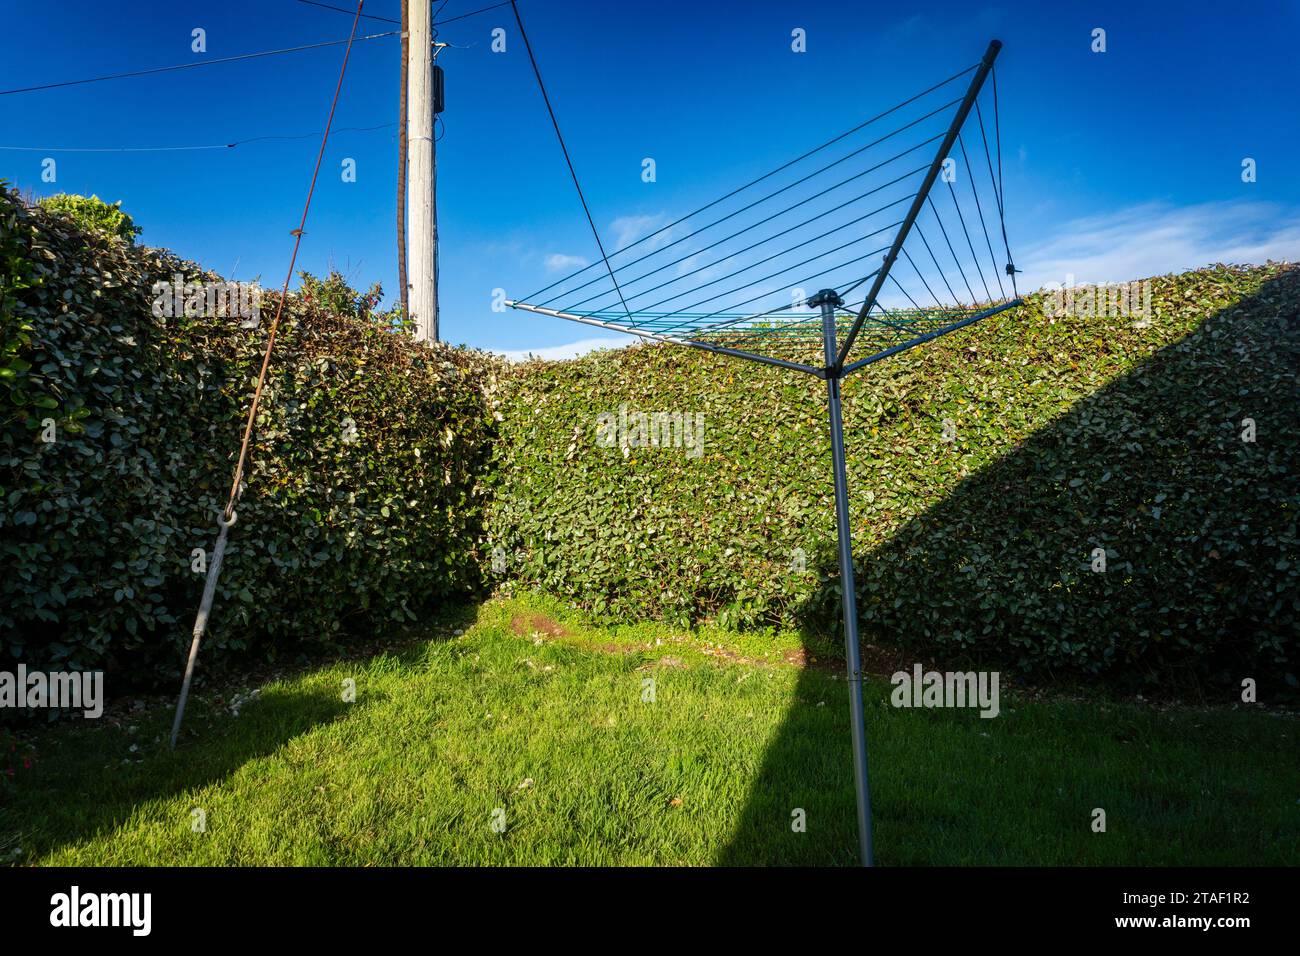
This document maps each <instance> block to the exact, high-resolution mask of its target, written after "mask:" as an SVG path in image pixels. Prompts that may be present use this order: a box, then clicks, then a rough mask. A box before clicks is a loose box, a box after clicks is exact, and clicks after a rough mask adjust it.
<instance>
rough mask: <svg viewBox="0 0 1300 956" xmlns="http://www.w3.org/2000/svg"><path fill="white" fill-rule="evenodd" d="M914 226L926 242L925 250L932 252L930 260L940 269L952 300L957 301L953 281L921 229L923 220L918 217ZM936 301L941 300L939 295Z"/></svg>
mask: <svg viewBox="0 0 1300 956" xmlns="http://www.w3.org/2000/svg"><path fill="white" fill-rule="evenodd" d="M912 228H913V229H915V230H916V234H917V235H918V236H920V237H921V241H922V242H923V243H925V251H926V252H928V253H930V261H931V262H933V263H934V267H935V269H936V270H938V272H939V278H940V279H942V280H943V284H944V285H945V286H947V287H948V294H949V295H950V296H952V301H953V302H956V301H957V293H956V292H953V291H952V283H950V282H949V281H948V276H947V274H945V273H944V271H943V266H941V265H939V260H938V259H937V258H936V257H935V255H934V250H933V249H931V248H930V241H929V240H928V239H926V238H925V233H924V232H922V231H921V221H920V220H919V219H918V220H917V221H916V222H914V223H912ZM935 301H936V302H938V301H939V299H938V296H936V297H935Z"/></svg>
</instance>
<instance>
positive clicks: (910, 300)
mask: <svg viewBox="0 0 1300 956" xmlns="http://www.w3.org/2000/svg"><path fill="white" fill-rule="evenodd" d="M885 278H887V279H888V280H889V281H890V282H892V283H894V285H896V286H898V291H899V292H901V293H903V295H905V296H907V301H908V302H910V303H912V308H914V309H916V311H917V312H924V311H925V310H924V309H922V308H921V307H920V306H919V305H917V304H916V300H915V299H913V298H912V296H911V295H910V294H909V293H908V291H907V290H906V289H904V288H903V286H902V284H901V283H900V282H899V281H898V280H897V279H895V278H894V273H893V272H890V273H889V274H888V275H887V276H886V277H885Z"/></svg>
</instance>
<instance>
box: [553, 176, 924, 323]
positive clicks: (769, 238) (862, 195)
mask: <svg viewBox="0 0 1300 956" xmlns="http://www.w3.org/2000/svg"><path fill="white" fill-rule="evenodd" d="M927 165H928V164H927ZM925 168H926V167H925V166H918V167H917V168H916V169H913V170H912V171H911V172H907V173H904V174H903V175H902V176H899V177H898V179H894V180H891V181H890V182H887V183H885V184H884V185H883V186H877V187H876V188H875V189H868V190H867V191H866V192H864V193H859V194H858V195H856V196H854V197H853V198H852V199H848V200H846V201H844V202H842V203H840V204H839V205H838V206H833V207H831V208H830V209H827V210H826V211H825V212H822V213H818V214H817V215H815V216H812V217H810V218H808V219H805V220H803V221H802V222H800V223H796V224H795V225H793V226H790V227H789V228H788V229H782V230H781V231H780V232H777V233H773V234H772V235H770V236H767V237H766V238H764V239H760V240H759V241H758V242H754V243H751V244H750V245H748V246H746V247H745V248H743V249H740V250H737V251H736V252H731V253H728V254H727V255H725V256H723V257H722V258H721V259H715V260H714V261H713V262H711V263H709V264H708V265H704V266H701V267H700V268H699V269H694V270H692V271H691V272H687V273H683V274H682V275H679V276H674V277H673V278H671V279H669V280H668V281H667V282H661V283H659V285H656V286H651V287H650V288H649V289H646V290H645V291H644V292H638V293H637V294H636V295H634V296H633V298H634V299H635V298H640V297H641V296H643V295H649V294H650V293H651V292H654V291H655V290H657V289H662V288H663V287H664V286H668V285H672V284H673V283H674V282H679V281H681V280H682V279H685V278H686V277H687V276H692V275H695V273H697V272H702V271H703V270H705V269H710V268H712V267H713V266H716V265H718V263H721V262H726V261H727V260H728V259H731V258H734V257H735V256H738V255H741V254H743V253H746V252H749V251H750V250H751V249H756V248H758V247H759V246H761V245H763V243H765V242H771V241H772V240H773V239H775V238H777V237H778V236H783V235H785V234H786V233H788V232H793V231H795V230H796V229H800V228H802V227H804V226H806V225H808V224H810V223H813V222H816V221H817V220H818V219H821V218H823V217H825V216H829V215H830V214H831V213H833V212H839V210H841V209H843V208H845V207H846V206H851V205H853V204H854V203H855V202H858V201H860V200H862V199H865V198H866V197H867V196H870V195H871V194H872V193H877V192H880V190H882V189H885V188H886V187H888V186H892V185H893V184H894V183H897V182H900V181H902V180H904V179H906V178H907V177H908V176H913V175H915V174H916V173H918V172H920V171H921V170H923V169H925ZM868 172H870V170H868ZM859 175H861V174H859ZM845 182H848V180H845ZM842 185H844V183H839V184H838V185H837V186H835V187H832V188H838V187H839V186H842ZM824 192H825V191H823V193H818V194H817V195H818V196H820V195H823V194H824ZM816 198H817V196H810V197H808V198H807V199H804V200H801V201H800V202H797V203H795V204H794V205H793V206H787V207H786V208H785V209H783V210H781V211H780V212H777V213H773V214H772V215H771V216H768V217H767V218H766V219H762V220H760V221H759V222H756V223H754V224H753V225H752V226H746V227H745V228H744V229H741V230H738V231H737V232H733V233H732V234H731V235H729V236H726V237H724V238H722V239H719V240H717V242H713V243H710V244H709V245H707V246H705V247H704V248H702V249H696V250H695V251H694V252H690V253H687V254H686V255H684V256H681V257H680V258H677V259H674V260H673V261H672V262H669V263H666V264H664V265H662V266H660V267H659V268H657V269H653V270H651V271H650V272H646V273H642V274H641V275H639V276H637V277H636V278H635V279H632V280H631V281H629V282H625V283H623V288H625V289H626V288H629V287H630V286H632V285H633V284H635V283H637V282H640V281H641V280H642V279H644V278H646V276H651V275H654V274H655V273H657V272H662V271H663V270H665V269H668V268H670V267H672V266H675V265H677V264H679V263H682V262H685V261H687V260H688V259H693V258H695V257H696V256H698V255H701V254H702V253H705V252H708V251H709V250H710V249H713V248H716V247H717V246H719V245H721V244H722V243H724V242H727V241H729V240H731V239H734V238H736V237H737V236H739V235H743V234H744V233H746V232H748V231H749V230H751V229H753V228H755V227H757V226H761V225H763V224H764V223H765V222H769V221H770V220H772V219H775V218H776V217H777V216H780V215H782V214H784V213H787V212H789V211H790V210H791V209H794V208H796V207H798V206H801V205H803V204H804V203H807V202H811V201H812V200H813V199H816ZM897 202H902V200H901V199H900V200H896V201H895V202H893V203H889V204H887V205H885V206H881V207H880V209H876V210H873V211H872V212H870V213H867V216H870V215H873V214H874V213H876V212H880V210H881V209H888V208H889V206H893V205H895V204H896V203H897ZM865 218H866V216H861V217H859V218H858V219H854V220H853V221H852V222H848V223H845V225H844V226H837V227H836V228H837V229H843V228H845V226H850V225H852V224H853V223H854V222H861V221H862V219H865ZM834 231H835V229H832V230H831V232H834ZM824 235H829V233H825V234H824ZM787 251H788V250H787ZM615 271H618V270H615ZM573 291H574V292H576V291H577V290H576V289H575V290H573ZM604 294H605V293H604V292H603V291H602V292H599V293H597V294H596V295H592V296H588V297H587V298H585V299H583V300H582V301H581V302H574V303H573V304H572V305H571V306H570V308H572V309H577V308H581V307H582V306H584V305H586V304H587V303H588V302H590V301H591V300H592V299H596V298H599V297H600V296H603V295H604Z"/></svg>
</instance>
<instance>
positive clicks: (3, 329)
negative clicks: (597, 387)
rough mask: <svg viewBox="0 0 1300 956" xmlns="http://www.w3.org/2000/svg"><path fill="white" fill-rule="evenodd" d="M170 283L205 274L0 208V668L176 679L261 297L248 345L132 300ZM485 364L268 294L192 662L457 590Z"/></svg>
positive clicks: (360, 621) (475, 534)
mask: <svg viewBox="0 0 1300 956" xmlns="http://www.w3.org/2000/svg"><path fill="white" fill-rule="evenodd" d="M178 273H179V274H182V275H183V276H184V277H185V278H186V279H187V280H190V281H194V280H200V279H207V280H216V279H217V278H218V277H216V276H214V275H211V274H205V273H202V272H201V271H200V270H199V269H198V267H196V266H195V265H194V264H193V263H188V262H183V261H181V260H179V259H177V258H175V257H174V256H172V255H171V254H169V253H167V252H165V251H162V250H158V249H148V248H141V247H135V246H132V245H130V244H129V243H128V242H124V241H122V240H120V239H116V238H112V237H109V236H106V235H103V234H100V233H97V232H82V231H80V230H79V229H78V228H77V226H76V225H75V224H74V223H72V222H71V221H70V220H68V219H66V218H63V217H59V216H56V215H52V214H51V213H49V212H47V211H45V210H43V209H40V208H29V207H27V206H25V205H24V204H23V203H22V202H20V201H19V200H18V199H17V197H16V195H15V194H13V193H11V192H8V191H6V192H5V194H4V195H3V197H2V198H0V276H2V277H3V280H4V285H5V292H4V301H3V306H4V307H3V309H2V310H0V312H2V313H3V314H2V316H0V419H2V420H0V663H3V664H11V663H12V662H13V661H15V660H24V661H27V662H28V663H29V665H31V666H36V665H40V666H51V667H65V666H66V667H72V668H88V667H109V668H110V669H112V668H114V667H117V668H119V669H120V670H123V671H125V670H126V669H127V667H128V665H129V668H130V671H131V672H132V673H135V674H139V675H146V676H154V677H159V678H164V679H170V677H171V675H174V674H175V673H176V672H177V671H178V670H179V668H180V666H181V664H182V663H183V660H184V651H185V649H186V648H187V647H188V644H189V633H190V629H191V627H192V623H193V615H194V612H195V609H196V606H197V604H198V600H199V596H200V593H201V591H202V585H203V575H202V574H200V573H196V572H195V571H194V570H193V569H192V557H191V555H192V552H193V550H194V549H196V548H199V549H204V550H205V551H210V549H211V547H212V544H213V541H214V537H215V533H216V517H217V515H218V513H219V512H220V509H221V508H222V507H223V506H224V504H225V499H226V496H227V495H228V494H229V482H230V480H231V475H232V471H233V466H234V460H235V456H236V455H237V452H238V447H239V440H240V436H241V430H242V425H243V419H244V416H245V415H246V414H247V411H246V410H247V407H248V402H249V400H250V398H251V394H252V388H253V384H254V381H255V379H256V373H257V367H258V364H259V362H260V359H261V349H262V347H263V344H264V342H265V334H266V330H267V328H268V326H269V319H270V315H271V314H272V312H273V304H274V301H275V299H276V298H277V297H278V294H275V293H271V294H267V295H266V296H265V297H264V298H265V301H264V302H263V305H262V310H263V313H264V315H265V318H264V319H263V320H262V322H261V326H260V328H258V329H246V328H241V325H240V321H239V319H237V318H230V317H221V316H208V317H185V316H181V317H177V318H166V317H163V318H157V317H155V316H154V314H153V312H152V310H151V305H152V302H153V292H152V289H153V284H154V283H155V282H156V281H159V280H162V281H167V280H170V279H171V278H172V277H173V276H174V275H175V274H178ZM326 285H328V284H326ZM312 287H313V288H316V289H318V290H320V289H323V288H325V287H326V286H322V285H321V284H320V283H315V284H314V285H313V286H312ZM497 364H498V363H497V362H496V361H495V360H492V359H490V358H488V357H487V356H484V355H483V354H481V353H476V352H471V351H466V350H463V349H455V348H450V347H446V346H436V347H433V348H426V347H423V346H419V345H416V344H415V343H413V342H412V341H411V340H410V339H409V338H408V337H406V336H404V335H401V334H397V333H394V332H393V331H391V330H390V329H388V328H385V327H383V326H382V324H381V323H380V322H378V321H367V320H366V319H365V318H364V317H341V316H338V315H326V314H322V313H321V312H319V311H318V310H316V309H315V308H313V307H311V306H310V305H309V304H308V303H305V302H304V301H303V300H302V299H301V298H300V297H298V296H291V298H290V302H289V304H288V307H287V309H286V318H285V321H284V324H283V325H282V328H281V334H280V337H279V339H278V344H277V346H276V354H275V359H274V364H273V366H272V374H271V377H270V381H269V385H268V389H267V392H266V394H265V396H264V401H263V405H262V412H261V414H260V416H259V421H258V430H257V440H256V441H255V443H254V448H253V451H252V465H251V468H250V470H249V472H248V474H247V476H246V477H247V483H246V489H245V491H244V493H243V495H242V498H241V500H240V503H239V506H238V515H239V517H238V522H237V524H236V525H235V527H234V529H232V532H231V539H230V549H229V551H228V552H227V558H226V563H225V566H224V570H223V572H222V575H221V581H220V587H219V590H218V597H217V604H216V609H215V612H214V616H213V619H212V623H211V627H210V630H209V637H208V639H207V641H206V644H205V650H204V661H205V664H208V665H211V664H213V663H215V662H217V661H219V660H221V659H222V658H223V656H227V655H226V654H225V652H232V651H241V650H242V651H257V652H258V653H260V654H263V655H266V656H274V655H275V654H276V653H280V652H283V650H285V649H286V648H293V647H302V646H309V645H313V644H315V645H325V646H330V645H335V644H337V643H339V642H341V641H342V640H343V639H344V638H345V637H346V636H347V635H348V634H354V633H357V632H359V631H363V630H364V629H366V628H369V627H371V626H373V625H374V624H375V623H376V622H378V621H393V620H398V621H402V620H413V619H415V617H416V616H417V615H418V614H419V613H420V612H421V611H422V610H424V609H426V608H427V607H428V606H430V605H431V604H432V603H434V602H437V601H438V600H440V599H442V598H445V597H446V596H448V595H452V594H460V593H464V592H466V591H468V590H470V589H471V588H474V587H475V586H477V584H478V581H479V575H478V564H479V559H478V556H477V555H476V554H475V546H476V542H477V541H478V540H479V538H480V536H481V532H480V525H481V519H482V509H483V503H484V498H485V491H486V488H485V485H484V484H483V482H482V481H481V480H480V471H481V469H482V467H483V466H484V464H485V462H486V460H487V455H488V448H489V442H490V440H491V437H492V434H493V431H494V428H495V422H494V420H493V413H492V403H493V401H494V399H493V398H492V394H493V391H494V388H495V384H494V383H495V380H496V377H497V372H496V369H497ZM345 418H350V419H351V420H352V424H353V425H354V426H355V435H356V440H354V441H353V440H346V439H348V438H350V437H351V435H352V432H351V431H350V430H348V429H347V428H346V424H347V423H346V422H344V419H345ZM49 419H52V420H53V423H54V431H53V433H52V434H53V435H54V436H55V438H56V440H55V441H53V442H46V441H45V440H44V439H45V438H47V437H49V436H50V434H51V433H50V432H49V430H48V429H47V427H46V426H45V424H43V423H47V420H49ZM118 686H119V687H120V686H121V685H120V684H119V685H118Z"/></svg>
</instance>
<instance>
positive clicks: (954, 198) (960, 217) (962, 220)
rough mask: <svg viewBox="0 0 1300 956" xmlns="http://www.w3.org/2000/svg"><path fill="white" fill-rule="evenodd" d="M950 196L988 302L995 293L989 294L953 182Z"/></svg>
mask: <svg viewBox="0 0 1300 956" xmlns="http://www.w3.org/2000/svg"><path fill="white" fill-rule="evenodd" d="M948 195H950V196H952V204H953V205H954V206H956V207H957V221H958V222H960V223H961V231H962V233H963V234H964V235H965V236H966V248H967V249H969V250H970V258H971V263H972V264H973V265H974V266H975V274H976V275H977V276H979V280H980V283H981V284H982V285H983V286H984V299H985V301H986V302H990V301H992V300H993V293H991V292H989V284H988V283H987V282H985V281H984V270H983V269H982V268H981V267H980V260H979V256H977V255H975V243H973V242H971V241H970V232H969V230H967V228H966V217H965V216H963V215H962V212H961V203H959V202H958V201H957V189H956V187H955V186H953V184H952V182H951V181H949V183H948Z"/></svg>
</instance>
